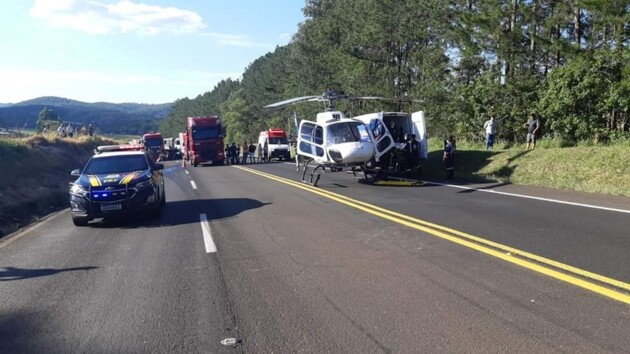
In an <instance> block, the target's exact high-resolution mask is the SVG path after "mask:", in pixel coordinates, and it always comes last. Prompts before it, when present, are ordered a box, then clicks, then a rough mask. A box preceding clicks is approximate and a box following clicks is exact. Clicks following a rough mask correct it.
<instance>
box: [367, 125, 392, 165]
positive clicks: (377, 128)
mask: <svg viewBox="0 0 630 354" xmlns="http://www.w3.org/2000/svg"><path fill="white" fill-rule="evenodd" d="M368 132H369V133H370V136H371V138H372V141H373V142H374V157H375V159H376V161H379V160H380V158H381V157H382V156H383V155H385V154H386V153H387V152H389V150H390V149H391V148H392V147H394V146H395V145H396V142H395V141H394V138H393V137H392V136H391V134H390V133H389V130H388V129H387V127H386V126H385V123H383V119H382V117H381V119H379V118H373V119H371V120H370V123H369V124H368Z"/></svg>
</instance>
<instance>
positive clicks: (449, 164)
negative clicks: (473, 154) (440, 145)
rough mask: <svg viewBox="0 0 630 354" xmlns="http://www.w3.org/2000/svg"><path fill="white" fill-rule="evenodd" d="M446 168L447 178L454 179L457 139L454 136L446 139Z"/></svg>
mask: <svg viewBox="0 0 630 354" xmlns="http://www.w3.org/2000/svg"><path fill="white" fill-rule="evenodd" d="M442 161H444V168H445V169H446V179H453V178H454V177H455V139H454V138H453V136H449V137H448V139H446V140H445V141H444V156H443V157H442Z"/></svg>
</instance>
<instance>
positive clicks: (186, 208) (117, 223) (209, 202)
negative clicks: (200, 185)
mask: <svg viewBox="0 0 630 354" xmlns="http://www.w3.org/2000/svg"><path fill="white" fill-rule="evenodd" d="M268 204H271V203H263V202H260V201H258V200H255V199H250V198H218V199H194V200H177V201H171V202H167V203H166V206H165V207H164V209H163V210H162V216H161V217H160V218H151V217H150V216H147V215H142V214H135V215H128V216H127V215H126V216H118V217H112V218H105V219H102V220H100V221H98V220H97V221H96V222H93V223H90V226H92V227H98V228H124V229H134V228H153V227H163V226H176V225H183V224H192V223H195V224H196V223H199V215H200V214H206V217H207V219H208V220H209V221H210V220H220V219H227V218H232V217H236V216H238V215H239V214H241V213H242V212H245V211H247V210H252V209H257V208H260V207H263V206H265V205H268Z"/></svg>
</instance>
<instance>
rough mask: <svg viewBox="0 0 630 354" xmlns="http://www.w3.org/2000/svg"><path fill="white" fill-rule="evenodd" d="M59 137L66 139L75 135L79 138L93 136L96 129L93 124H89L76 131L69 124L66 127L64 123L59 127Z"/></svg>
mask: <svg viewBox="0 0 630 354" xmlns="http://www.w3.org/2000/svg"><path fill="white" fill-rule="evenodd" d="M57 135H58V136H60V137H62V138H65V137H69V138H72V137H73V136H75V135H76V136H79V135H88V136H93V135H94V128H93V127H92V124H88V125H87V126H85V125H83V126H82V127H81V128H79V129H76V128H75V127H73V126H72V124H70V123H68V124H67V125H64V124H63V123H61V124H59V127H58V128H57Z"/></svg>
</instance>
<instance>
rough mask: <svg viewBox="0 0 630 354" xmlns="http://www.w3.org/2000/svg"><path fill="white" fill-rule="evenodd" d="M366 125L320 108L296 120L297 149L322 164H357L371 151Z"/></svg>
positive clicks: (304, 156)
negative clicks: (314, 115)
mask: <svg viewBox="0 0 630 354" xmlns="http://www.w3.org/2000/svg"><path fill="white" fill-rule="evenodd" d="M367 129H368V128H367V126H366V125H365V124H364V123H363V122H361V121H358V120H356V119H351V118H346V117H345V116H344V115H343V113H342V112H338V111H333V112H323V113H320V114H318V115H317V121H315V122H313V121H307V120H303V121H302V122H300V127H299V134H298V141H297V143H298V146H297V153H298V155H299V156H301V157H303V158H306V159H310V160H313V161H315V162H316V163H318V164H322V165H328V166H332V165H357V164H363V163H365V162H367V161H369V160H370V159H371V158H372V156H373V155H374V143H373V142H372V140H371V139H370V135H369V132H368V130H367Z"/></svg>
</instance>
